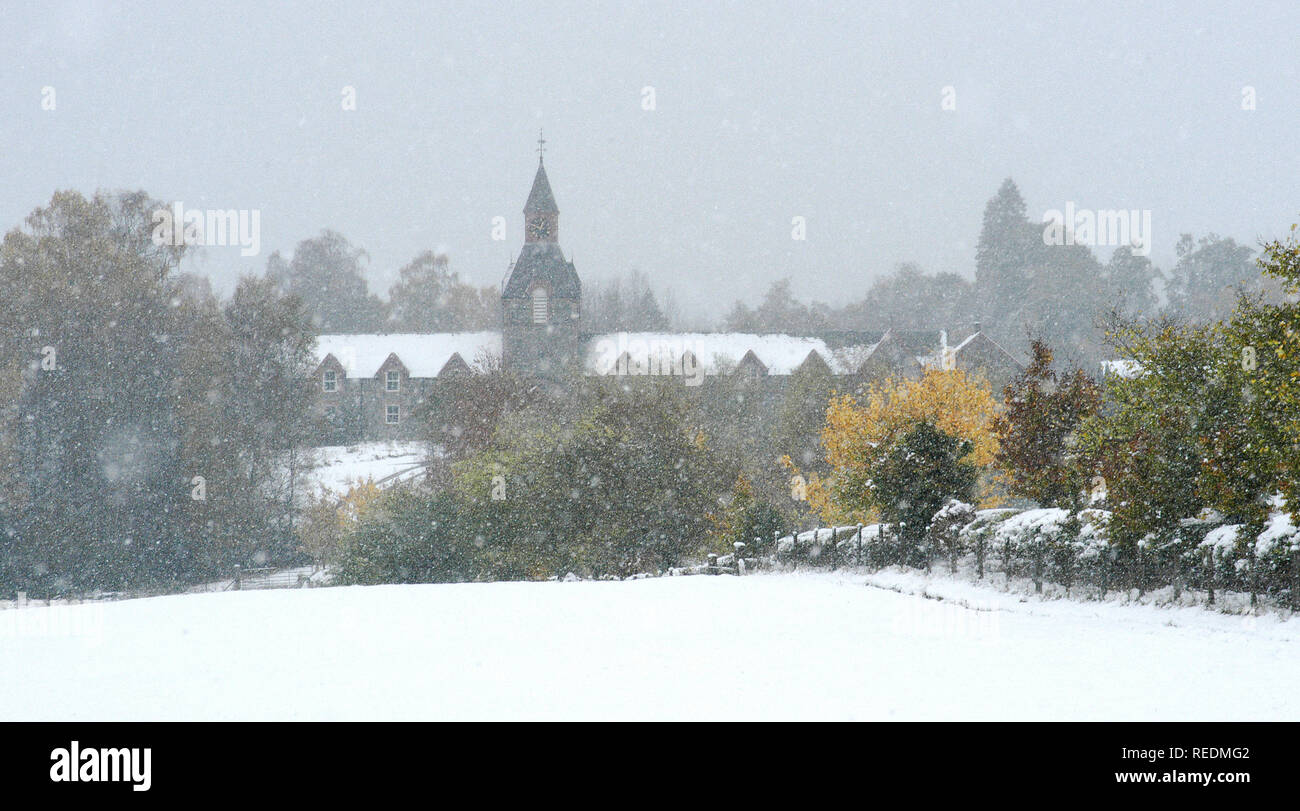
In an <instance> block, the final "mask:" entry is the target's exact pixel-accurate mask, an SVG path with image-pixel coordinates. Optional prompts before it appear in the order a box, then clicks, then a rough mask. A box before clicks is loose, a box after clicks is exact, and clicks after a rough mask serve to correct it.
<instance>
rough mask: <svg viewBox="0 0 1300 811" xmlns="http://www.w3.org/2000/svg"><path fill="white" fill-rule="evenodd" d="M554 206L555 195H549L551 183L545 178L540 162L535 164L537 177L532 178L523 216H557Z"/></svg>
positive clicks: (544, 170)
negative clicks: (531, 187)
mask: <svg viewBox="0 0 1300 811" xmlns="http://www.w3.org/2000/svg"><path fill="white" fill-rule="evenodd" d="M559 213H560V209H559V208H558V207H557V206H556V205H555V195H553V194H551V181H550V180H548V179H547V178H546V167H545V166H543V165H542V163H541V160H540V159H539V160H538V162H537V175H536V176H535V177H534V178H533V190H532V191H530V192H529V193H528V202H526V203H524V214H559Z"/></svg>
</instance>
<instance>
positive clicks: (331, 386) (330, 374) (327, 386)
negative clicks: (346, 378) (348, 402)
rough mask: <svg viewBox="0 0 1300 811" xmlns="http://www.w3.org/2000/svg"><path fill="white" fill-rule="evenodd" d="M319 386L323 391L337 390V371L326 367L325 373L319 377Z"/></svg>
mask: <svg viewBox="0 0 1300 811" xmlns="http://www.w3.org/2000/svg"><path fill="white" fill-rule="evenodd" d="M321 388H322V389H324V390H325V391H338V390H339V373H338V372H336V371H334V370H333V369H326V370H325V374H324V375H323V376H322V377H321Z"/></svg>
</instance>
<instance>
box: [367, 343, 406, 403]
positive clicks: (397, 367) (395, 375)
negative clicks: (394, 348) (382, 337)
mask: <svg viewBox="0 0 1300 811" xmlns="http://www.w3.org/2000/svg"><path fill="white" fill-rule="evenodd" d="M375 378H376V379H377V380H378V381H379V388H380V391H383V392H385V393H388V394H400V393H401V392H402V390H403V389H405V388H406V386H407V384H408V383H409V382H410V379H411V373H410V370H408V369H407V368H406V364H404V363H402V360H401V358H399V357H397V353H396V352H390V353H389V355H388V357H387V358H385V359H384V362H383V363H382V364H380V366H379V371H377V372H375Z"/></svg>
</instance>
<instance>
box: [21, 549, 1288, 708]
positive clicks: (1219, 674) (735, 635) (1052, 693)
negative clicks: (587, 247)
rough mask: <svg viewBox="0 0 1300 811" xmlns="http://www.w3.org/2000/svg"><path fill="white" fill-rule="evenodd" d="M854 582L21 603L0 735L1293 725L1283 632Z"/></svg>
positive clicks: (811, 578) (1203, 617) (354, 591)
mask: <svg viewBox="0 0 1300 811" xmlns="http://www.w3.org/2000/svg"><path fill="white" fill-rule="evenodd" d="M865 580H866V577H865V576H863V575H851V574H811V573H810V574H802V573H796V574H771V575H752V576H747V577H743V578H736V577H725V576H724V577H675V578H660V579H645V580H636V581H624V582H577V583H559V582H551V583H494V584H465V585H445V586H440V585H430V586H378V587H353V588H322V589H298V590H284V591H260V592H228V593H222V594H201V595H184V596H174V597H158V598H150V599H141V600H127V601H121V602H113V603H99V604H83V605H77V606H68V607H57V606H56V607H54V608H47V607H32V606H28V607H25V608H18V609H12V610H6V611H0V657H2V659H3V661H4V663H5V666H4V667H3V668H0V720H5V721H8V720H17V719H24V720H26V719H35V720H55V719H59V720H62V719H77V720H80V719H94V720H118V719H132V720H134V719H384V720H386V719H393V720H400V719H621V718H628V719H1056V718H1061V719H1287V720H1297V719H1300V691H1296V690H1294V689H1292V687H1291V685H1292V684H1293V683H1294V678H1295V674H1296V673H1297V670H1298V667H1297V666H1298V665H1300V620H1297V621H1293V622H1283V621H1280V620H1277V619H1274V618H1269V617H1262V618H1259V619H1253V618H1242V617H1229V616H1224V615H1221V614H1216V613H1214V612H1210V611H1205V610H1203V609H1197V608H1167V609H1161V608H1153V607H1149V606H1122V605H1111V604H1106V603H1078V602H1071V601H1064V600H1061V601H1037V600H1033V599H1031V600H1029V601H1028V602H1021V598H1020V597H1018V596H1016V595H1009V594H998V593H988V592H985V591H982V590H980V589H975V588H971V589H968V590H964V591H961V593H960V594H953V595H951V597H950V599H947V600H944V601H939V600H935V599H929V598H926V597H924V596H917V595H913V594H901V593H897V592H895V591H891V590H889V589H887V588H877V587H868V586H867V585H865ZM896 581H897V582H890V583H888V585H889V586H891V587H896V588H904V589H915V588H916V587H917V586H918V580H917V578H911V579H908V578H902V579H896ZM921 587H922V588H924V584H921ZM952 600H959V601H964V602H965V603H967V604H968V605H969V606H972V607H965V606H963V605H959V604H958V603H957V602H953V601H952Z"/></svg>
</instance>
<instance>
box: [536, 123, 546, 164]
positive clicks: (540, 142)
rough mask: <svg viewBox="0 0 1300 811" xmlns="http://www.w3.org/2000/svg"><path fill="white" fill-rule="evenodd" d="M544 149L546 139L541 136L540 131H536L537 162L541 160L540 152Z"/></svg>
mask: <svg viewBox="0 0 1300 811" xmlns="http://www.w3.org/2000/svg"><path fill="white" fill-rule="evenodd" d="M545 151H546V139H545V138H543V137H542V131H541V130H538V131H537V162H538V163H541V162H542V153H543V152H545Z"/></svg>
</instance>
